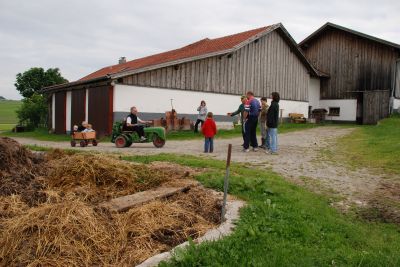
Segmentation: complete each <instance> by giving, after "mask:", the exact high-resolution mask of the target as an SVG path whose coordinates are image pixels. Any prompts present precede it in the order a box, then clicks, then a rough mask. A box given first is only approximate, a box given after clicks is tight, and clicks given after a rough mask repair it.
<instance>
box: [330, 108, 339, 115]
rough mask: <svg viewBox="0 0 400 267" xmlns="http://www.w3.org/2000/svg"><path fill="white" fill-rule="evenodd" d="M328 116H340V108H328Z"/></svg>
mask: <svg viewBox="0 0 400 267" xmlns="http://www.w3.org/2000/svg"><path fill="white" fill-rule="evenodd" d="M328 116H340V108H337V107H333V108H332V107H330V108H329V114H328Z"/></svg>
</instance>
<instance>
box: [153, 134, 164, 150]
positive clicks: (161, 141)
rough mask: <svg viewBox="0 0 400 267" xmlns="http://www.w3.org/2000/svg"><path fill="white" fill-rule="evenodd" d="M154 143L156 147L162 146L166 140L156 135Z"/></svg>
mask: <svg viewBox="0 0 400 267" xmlns="http://www.w3.org/2000/svg"><path fill="white" fill-rule="evenodd" d="M153 145H154V146H155V147H156V148H162V147H163V146H164V145H165V140H164V139H162V138H161V137H159V136H158V135H154V137H153Z"/></svg>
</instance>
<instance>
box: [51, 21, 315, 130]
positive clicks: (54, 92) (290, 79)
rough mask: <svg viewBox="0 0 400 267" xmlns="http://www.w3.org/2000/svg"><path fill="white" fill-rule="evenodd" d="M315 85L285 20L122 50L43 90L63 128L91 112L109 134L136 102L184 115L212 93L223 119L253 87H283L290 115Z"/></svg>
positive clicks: (148, 114)
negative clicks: (159, 47)
mask: <svg viewBox="0 0 400 267" xmlns="http://www.w3.org/2000/svg"><path fill="white" fill-rule="evenodd" d="M311 80H316V81H317V82H315V81H314V82H311ZM310 86H319V74H318V72H317V71H316V70H315V69H314V67H313V66H312V65H311V64H310V63H309V62H308V60H307V59H306V57H305V56H304V55H303V54H302V52H301V51H300V49H299V48H298V46H297V43H296V42H295V41H294V40H293V38H292V37H291V36H290V34H289V33H288V32H287V31H286V29H285V28H284V27H283V25H282V24H275V25H271V26H267V27H262V28H258V29H254V30H250V31H246V32H242V33H238V34H233V35H229V36H225V37H221V38H216V39H208V38H205V39H202V40H200V41H198V42H195V43H192V44H190V45H187V46H184V47H182V48H179V49H176V50H172V51H168V52H164V53H160V54H156V55H152V56H148V57H144V58H140V59H135V60H132V61H125V59H124V58H121V59H120V61H119V64H116V65H113V66H109V67H105V68H102V69H100V70H98V71H95V72H93V73H91V74H89V75H87V76H85V77H83V78H82V79H80V80H78V81H75V82H71V83H67V84H63V85H57V86H52V87H48V88H45V89H44V91H45V92H46V93H47V94H48V95H49V104H50V109H49V110H50V114H49V117H50V122H49V124H50V125H51V128H52V129H54V131H55V132H56V133H65V132H69V131H70V130H71V128H72V125H74V124H78V123H79V122H81V121H83V120H87V121H89V123H91V124H93V125H94V128H95V129H97V131H99V132H100V134H109V133H110V132H111V129H112V124H113V122H114V121H117V120H121V119H122V118H123V117H125V116H126V115H127V114H128V112H129V108H130V107H131V106H136V107H138V109H139V112H140V113H141V117H143V118H144V119H154V118H161V117H163V116H164V114H165V112H166V111H168V110H171V101H172V104H173V106H174V108H175V109H176V110H177V112H178V114H179V116H181V117H183V116H185V117H187V118H191V119H194V118H195V117H196V113H197V111H196V109H197V107H198V105H199V103H200V101H201V100H205V101H206V103H207V107H208V110H209V111H212V112H213V113H214V114H216V116H215V117H216V121H217V122H218V123H219V124H223V123H229V124H230V125H232V118H231V117H229V116H226V113H227V112H230V111H233V110H236V108H237V107H238V105H239V104H240V98H239V96H240V95H242V94H244V93H245V92H246V91H248V90H251V91H253V92H254V93H255V95H256V96H257V97H261V96H269V95H270V93H271V92H273V91H278V92H279V93H280V94H281V99H282V101H281V105H280V107H281V109H282V113H283V117H287V116H288V113H291V112H296V113H303V114H305V115H307V113H308V106H309V104H308V101H309V90H310ZM314 90H319V88H316V89H315V88H314Z"/></svg>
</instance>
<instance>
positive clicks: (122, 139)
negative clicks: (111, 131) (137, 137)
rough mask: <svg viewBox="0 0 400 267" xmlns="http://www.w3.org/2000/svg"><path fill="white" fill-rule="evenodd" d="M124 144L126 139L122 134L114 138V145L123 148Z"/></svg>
mask: <svg viewBox="0 0 400 267" xmlns="http://www.w3.org/2000/svg"><path fill="white" fill-rule="evenodd" d="M126 145H127V140H126V139H125V137H123V136H122V135H120V136H118V137H117V138H115V146H116V147H118V148H123V147H126Z"/></svg>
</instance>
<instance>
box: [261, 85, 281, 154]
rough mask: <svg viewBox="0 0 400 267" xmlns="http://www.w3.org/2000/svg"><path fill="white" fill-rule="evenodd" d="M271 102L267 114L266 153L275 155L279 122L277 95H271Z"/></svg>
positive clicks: (275, 93)
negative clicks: (267, 148)
mask: <svg viewBox="0 0 400 267" xmlns="http://www.w3.org/2000/svg"><path fill="white" fill-rule="evenodd" d="M271 98H272V102H271V106H270V107H269V109H268V112H267V127H268V129H267V142H266V144H267V146H268V147H269V149H270V150H269V151H268V150H266V151H265V152H266V153H271V154H277V151H278V122H279V100H280V96H279V93H277V92H273V93H272V94H271Z"/></svg>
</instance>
